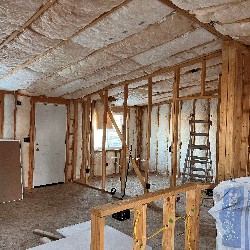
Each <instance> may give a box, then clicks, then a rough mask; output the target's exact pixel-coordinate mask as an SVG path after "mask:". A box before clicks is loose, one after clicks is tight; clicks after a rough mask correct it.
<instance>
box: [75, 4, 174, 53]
mask: <svg viewBox="0 0 250 250" xmlns="http://www.w3.org/2000/svg"><path fill="white" fill-rule="evenodd" d="M172 11H173V9H172V8H169V7H168V6H167V5H165V4H163V3H161V2H160V1H155V0H134V1H131V2H129V3H128V4H127V5H124V6H123V7H121V8H120V9H118V10H117V11H115V12H114V13H112V14H110V15H109V16H107V17H105V18H104V19H103V20H102V21H101V22H98V23H96V24H95V25H93V26H92V27H91V28H88V29H86V30H85V31H84V32H81V33H80V34H79V35H77V36H75V37H74V38H73V41H74V42H76V43H78V44H81V45H83V46H84V47H88V48H91V49H98V48H102V47H104V46H107V45H108V44H111V43H114V42H118V41H121V40H123V39H124V38H126V37H128V36H130V35H132V34H135V33H138V32H140V31H141V30H143V29H145V28H146V27H147V26H148V25H150V24H153V23H155V22H158V21H161V20H162V19H163V18H164V17H165V16H167V15H168V14H170V13H171V12H172Z"/></svg>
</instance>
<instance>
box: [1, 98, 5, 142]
mask: <svg viewBox="0 0 250 250" xmlns="http://www.w3.org/2000/svg"><path fill="white" fill-rule="evenodd" d="M3 123H4V94H3V93H0V139H2V138H3Z"/></svg>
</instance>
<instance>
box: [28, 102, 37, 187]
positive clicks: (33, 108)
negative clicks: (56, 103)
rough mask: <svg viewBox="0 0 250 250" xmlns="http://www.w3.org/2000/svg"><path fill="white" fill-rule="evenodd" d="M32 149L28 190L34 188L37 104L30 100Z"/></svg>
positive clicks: (30, 148)
mask: <svg viewBox="0 0 250 250" xmlns="http://www.w3.org/2000/svg"><path fill="white" fill-rule="evenodd" d="M30 103H31V110H30V147H29V172H28V188H29V189H30V188H33V170H34V143H35V105H36V104H35V102H34V101H33V100H32V98H31V99H30Z"/></svg>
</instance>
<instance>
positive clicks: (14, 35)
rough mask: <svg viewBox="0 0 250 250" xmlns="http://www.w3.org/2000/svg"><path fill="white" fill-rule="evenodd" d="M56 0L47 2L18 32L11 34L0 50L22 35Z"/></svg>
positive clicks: (0, 46) (0, 45)
mask: <svg viewBox="0 0 250 250" xmlns="http://www.w3.org/2000/svg"><path fill="white" fill-rule="evenodd" d="M56 1H57V0H48V1H47V3H45V4H44V5H43V6H41V7H40V9H39V10H38V11H37V12H36V13H35V14H34V15H33V16H32V17H31V18H30V19H29V20H28V21H26V22H25V23H24V24H23V25H22V26H21V27H20V28H19V29H18V30H15V31H14V32H12V33H11V34H10V35H9V36H8V37H7V38H6V39H5V40H4V41H3V42H2V43H1V44H0V49H2V48H3V47H4V46H5V45H7V44H8V43H9V42H10V41H12V40H13V39H14V38H16V37H17V36H18V35H19V34H20V33H22V32H23V31H24V30H25V29H26V28H27V27H28V26H29V25H30V24H31V23H32V22H34V21H35V20H36V19H37V18H38V17H40V16H41V15H42V14H43V13H44V12H45V11H46V10H47V9H48V8H50V7H51V6H52V5H53V4H54V3H55V2H56Z"/></svg>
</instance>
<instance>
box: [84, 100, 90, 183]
mask: <svg viewBox="0 0 250 250" xmlns="http://www.w3.org/2000/svg"><path fill="white" fill-rule="evenodd" d="M90 113H91V98H90V97H88V99H87V103H86V166H87V168H88V169H90ZM90 171H91V170H90ZM89 176H90V174H86V175H85V183H86V184H88V183H89Z"/></svg>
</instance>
